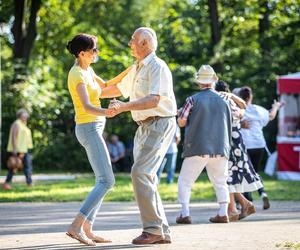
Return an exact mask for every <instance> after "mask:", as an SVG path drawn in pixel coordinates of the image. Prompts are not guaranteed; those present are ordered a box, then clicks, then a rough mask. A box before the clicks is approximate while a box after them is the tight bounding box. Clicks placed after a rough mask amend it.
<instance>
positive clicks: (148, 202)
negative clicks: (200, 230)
mask: <svg viewBox="0 0 300 250" xmlns="http://www.w3.org/2000/svg"><path fill="white" fill-rule="evenodd" d="M175 130H176V120H175V118H174V117H171V118H170V117H168V118H160V119H159V120H156V121H151V122H146V123H144V124H143V125H141V126H139V127H138V129H137V131H136V134H135V138H134V149H133V158H134V163H133V166H132V170H131V178H132V183H133V189H134V193H135V198H136V201H137V204H138V206H139V209H140V215H141V220H142V224H143V231H144V232H148V233H152V234H156V235H162V236H164V237H165V238H166V239H170V229H169V224H168V221H167V218H166V215H165V211H164V208H163V205H162V202H161V199H160V196H159V193H158V190H157V184H158V179H157V175H156V173H157V170H158V169H159V167H160V165H161V163H162V161H163V159H164V156H165V154H166V152H167V150H168V147H169V145H170V144H171V141H172V139H173V136H174V133H175Z"/></svg>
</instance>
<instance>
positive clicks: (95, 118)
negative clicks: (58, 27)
mask: <svg viewBox="0 0 300 250" xmlns="http://www.w3.org/2000/svg"><path fill="white" fill-rule="evenodd" d="M96 45H97V39H96V37H95V36H92V35H88V34H78V35H76V36H75V37H74V38H73V39H72V40H71V41H70V42H69V43H68V45H67V49H68V50H69V52H70V53H71V54H72V55H73V56H74V57H75V58H76V60H75V64H74V65H73V67H72V68H71V70H70V71H69V75H68V88H69V92H70V94H71V97H72V101H73V105H74V108H75V121H76V128H75V133H76V137H77V139H78V141H79V143H80V144H81V145H82V146H83V147H84V148H85V150H86V153H87V156H88V159H89V162H90V164H91V167H92V169H93V171H94V173H95V176H96V185H95V187H94V188H93V190H92V191H91V192H90V193H89V195H88V197H87V198H86V200H85V202H84V203H83V205H82V207H81V208H80V211H79V213H78V215H77V216H76V217H75V219H74V221H73V222H72V224H71V226H70V227H69V229H68V232H67V235H68V236H70V237H72V238H74V239H76V240H78V241H80V242H82V243H84V244H86V245H92V246H94V245H95V242H110V241H109V240H105V239H103V238H102V237H100V236H97V235H95V234H94V233H93V230H92V227H93V223H94V220H95V218H96V215H97V212H98V210H99V208H100V206H101V203H102V200H103V198H104V196H105V195H106V193H107V192H108V190H109V189H111V188H112V187H113V185H114V183H115V179H114V175H113V171H112V166H111V162H110V157H109V153H108V150H107V147H106V144H105V141H104V139H103V136H102V133H103V130H104V126H105V117H106V116H107V117H112V116H114V115H115V111H113V110H109V109H104V108H101V104H100V100H99V98H100V95H101V90H102V88H104V87H105V86H107V85H111V84H115V83H116V82H119V81H120V80H121V79H122V78H123V77H124V76H125V75H126V73H127V71H124V72H123V73H121V74H120V75H119V76H117V77H116V78H114V79H112V80H110V81H108V82H106V83H105V82H104V81H103V80H102V79H101V78H100V77H99V76H97V75H96V74H95V72H94V70H93V69H92V67H91V66H90V65H91V63H93V62H94V61H95V59H96V57H97V53H98V48H97V46H96Z"/></svg>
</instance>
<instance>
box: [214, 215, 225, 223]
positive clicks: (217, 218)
mask: <svg viewBox="0 0 300 250" xmlns="http://www.w3.org/2000/svg"><path fill="white" fill-rule="evenodd" d="M209 221H210V222H212V223H229V218H228V216H227V215H224V216H220V215H216V216H215V217H210V218H209Z"/></svg>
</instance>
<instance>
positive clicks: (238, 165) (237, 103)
mask: <svg viewBox="0 0 300 250" xmlns="http://www.w3.org/2000/svg"><path fill="white" fill-rule="evenodd" d="M215 89H216V90H217V91H218V92H219V94H220V96H221V97H222V98H223V99H225V100H227V101H228V102H229V104H230V108H231V113H232V134H231V135H232V138H231V150H230V156H229V164H228V168H229V177H228V180H227V184H228V187H229V192H230V203H229V207H228V216H229V221H237V220H239V219H243V218H245V217H247V216H248V215H250V214H253V213H255V207H254V205H253V204H252V203H251V202H250V201H248V200H247V199H246V198H245V197H244V196H243V195H242V194H241V193H244V192H253V191H256V190H258V189H259V188H262V187H263V185H262V183H261V180H260V176H259V175H258V174H257V173H256V172H255V170H254V168H253V166H252V163H251V161H250V160H249V158H248V155H247V151H246V148H245V145H244V142H243V138H242V136H241V132H240V129H241V118H242V116H243V114H244V111H245V108H246V103H245V102H244V101H243V100H242V99H240V98H239V97H238V96H235V95H234V94H231V93H229V92H230V90H229V85H228V84H227V83H226V82H224V81H218V82H217V83H216V87H215ZM234 196H235V197H236V198H237V200H238V201H239V203H240V204H241V213H238V212H237V209H236V204H235V199H234Z"/></svg>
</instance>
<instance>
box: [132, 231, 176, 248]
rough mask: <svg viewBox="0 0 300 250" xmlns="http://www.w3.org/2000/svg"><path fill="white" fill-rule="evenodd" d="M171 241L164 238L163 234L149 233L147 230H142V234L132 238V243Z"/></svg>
mask: <svg viewBox="0 0 300 250" xmlns="http://www.w3.org/2000/svg"><path fill="white" fill-rule="evenodd" d="M167 243H171V240H165V239H164V237H163V236H161V235H156V234H151V233H148V232H142V234H141V235H140V236H138V237H136V238H135V239H133V240H132V244H135V245H144V244H167Z"/></svg>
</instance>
